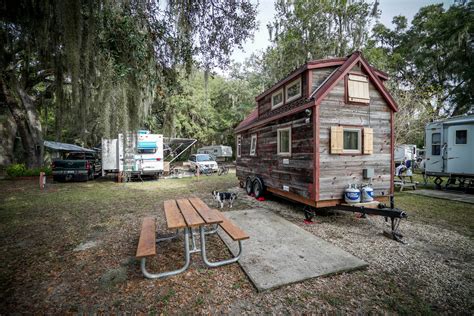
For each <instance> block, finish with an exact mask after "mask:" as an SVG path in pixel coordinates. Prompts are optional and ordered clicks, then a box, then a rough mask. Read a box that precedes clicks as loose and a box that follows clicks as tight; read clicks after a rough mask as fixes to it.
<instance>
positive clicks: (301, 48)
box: [263, 0, 377, 85]
mask: <svg viewBox="0 0 474 316" xmlns="http://www.w3.org/2000/svg"><path fill="white" fill-rule="evenodd" d="M275 9H276V12H277V13H276V16H275V21H274V22H273V23H270V24H269V25H268V30H269V33H270V38H271V41H272V46H271V47H270V48H269V49H267V51H266V52H265V54H264V56H263V63H264V64H265V67H264V68H265V69H264V70H265V71H266V72H268V73H269V74H268V75H266V77H268V78H269V79H270V80H269V82H267V85H269V84H271V83H274V82H276V81H278V80H280V79H282V78H283V77H285V76H286V75H287V74H288V73H289V72H290V71H292V70H293V69H295V68H296V67H298V66H300V65H302V64H303V63H305V62H306V61H307V60H311V59H321V58H326V57H328V56H346V55H347V54H349V53H351V52H352V51H354V50H359V49H361V48H362V47H364V45H365V43H366V41H367V39H368V37H369V29H368V27H369V25H370V22H371V19H372V17H373V16H376V15H377V9H376V7H372V5H371V4H369V3H368V2H366V1H364V0H358V1H332V0H316V1H306V0H295V1H276V4H275Z"/></svg>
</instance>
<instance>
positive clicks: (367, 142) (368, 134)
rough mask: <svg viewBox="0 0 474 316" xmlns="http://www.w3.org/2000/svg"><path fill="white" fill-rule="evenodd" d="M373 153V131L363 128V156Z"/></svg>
mask: <svg viewBox="0 0 474 316" xmlns="http://www.w3.org/2000/svg"><path fill="white" fill-rule="evenodd" d="M373 153H374V131H373V129H372V128H369V127H365V128H364V155H372V154H373Z"/></svg>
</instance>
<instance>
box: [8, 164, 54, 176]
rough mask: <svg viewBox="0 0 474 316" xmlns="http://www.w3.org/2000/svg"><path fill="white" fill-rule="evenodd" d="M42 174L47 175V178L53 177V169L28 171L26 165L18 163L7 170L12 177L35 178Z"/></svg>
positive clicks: (44, 168) (43, 168) (45, 168)
mask: <svg viewBox="0 0 474 316" xmlns="http://www.w3.org/2000/svg"><path fill="white" fill-rule="evenodd" d="M40 172H44V173H46V175H47V176H49V175H51V168H49V167H41V168H33V169H27V168H26V166H25V164H22V163H17V164H13V165H10V166H9V167H8V168H7V174H8V175H9V176H10V177H12V178H16V177H35V176H39V174H40Z"/></svg>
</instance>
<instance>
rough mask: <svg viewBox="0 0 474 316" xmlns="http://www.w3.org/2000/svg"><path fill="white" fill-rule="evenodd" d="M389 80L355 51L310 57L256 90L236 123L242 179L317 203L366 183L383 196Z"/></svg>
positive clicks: (388, 181)
mask: <svg viewBox="0 0 474 316" xmlns="http://www.w3.org/2000/svg"><path fill="white" fill-rule="evenodd" d="M386 80H388V77H387V75H386V74H385V73H383V72H382V71H379V70H377V69H375V68H373V67H372V66H370V65H369V64H368V63H367V61H366V60H365V59H364V57H363V56H362V54H361V53H360V52H354V53H352V54H351V55H349V56H348V57H345V58H333V59H325V60H315V61H310V62H308V63H306V64H304V65H303V66H301V67H300V68H298V69H296V70H294V71H293V72H291V73H290V74H289V75H288V76H287V77H286V78H284V79H282V80H280V81H279V82H277V83H276V84H274V85H273V86H272V87H270V88H269V89H267V90H266V91H264V92H263V93H261V94H260V95H258V96H257V97H256V103H257V105H256V108H255V110H254V111H253V112H252V113H251V114H250V115H249V116H248V117H247V118H245V119H244V120H243V121H242V122H241V123H240V124H239V125H238V126H237V127H236V129H235V135H236V152H237V160H236V170H237V177H238V179H239V181H240V184H241V185H242V186H244V185H245V187H246V189H247V192H248V193H251V192H253V193H254V194H255V195H256V196H259V195H261V194H262V193H263V191H264V190H267V191H269V192H271V193H273V194H276V195H279V196H282V197H285V198H287V199H290V200H293V201H296V202H299V203H303V204H305V205H307V206H309V207H311V208H320V207H334V206H340V205H344V204H345V203H344V193H345V191H346V188H347V187H348V185H357V186H358V187H359V188H360V187H361V186H362V185H363V184H369V183H370V184H371V186H372V188H373V192H374V194H373V198H374V200H375V201H379V202H385V203H386V202H388V201H389V197H390V196H392V195H393V177H394V130H393V123H394V113H395V112H396V111H397V104H396V103H395V101H394V99H393V98H392V96H391V95H390V93H389V92H388V90H387V89H386V87H385V85H384V82H385V81H386ZM375 203H376V202H375ZM392 209H393V204H392ZM374 211H375V210H374ZM378 215H382V214H378Z"/></svg>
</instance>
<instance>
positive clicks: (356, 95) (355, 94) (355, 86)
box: [346, 74, 370, 104]
mask: <svg viewBox="0 0 474 316" xmlns="http://www.w3.org/2000/svg"><path fill="white" fill-rule="evenodd" d="M346 80H347V101H348V102H354V103H365V104H369V103H370V97H369V80H368V79H367V77H366V76H363V75H356V74H349V75H347V77H346Z"/></svg>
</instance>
